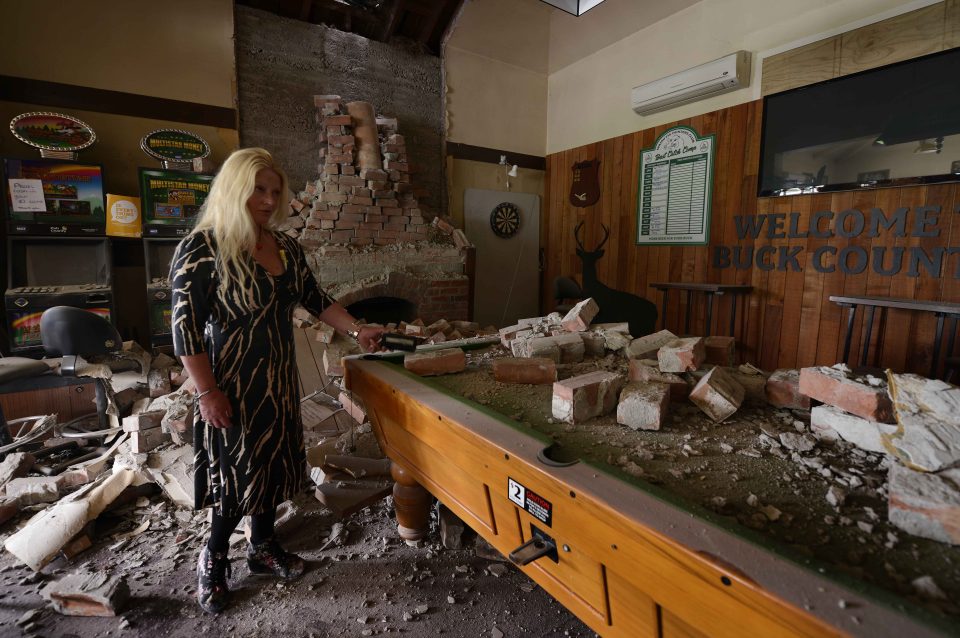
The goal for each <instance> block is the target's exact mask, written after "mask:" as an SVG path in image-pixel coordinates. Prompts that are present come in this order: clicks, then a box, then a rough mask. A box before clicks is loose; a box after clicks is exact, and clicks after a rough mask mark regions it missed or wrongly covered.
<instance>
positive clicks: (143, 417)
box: [123, 410, 166, 432]
mask: <svg viewBox="0 0 960 638" xmlns="http://www.w3.org/2000/svg"><path fill="white" fill-rule="evenodd" d="M165 414H166V411H165V410H154V411H153V412H141V413H139V414H132V415H130V416H128V417H124V419H123V431H124V432H142V431H144V430H152V429H154V428H158V427H160V425H161V423H162V421H163V417H164V415H165Z"/></svg>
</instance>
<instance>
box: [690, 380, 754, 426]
mask: <svg viewBox="0 0 960 638" xmlns="http://www.w3.org/2000/svg"><path fill="white" fill-rule="evenodd" d="M743 395H744V390H743V386H742V385H740V384H739V383H737V382H736V381H735V380H734V379H733V377H731V376H730V375H729V374H727V373H726V372H725V371H724V369H723V368H721V367H719V366H718V367H716V368H714V369H713V370H711V371H710V372H708V373H707V374H706V375H704V377H703V378H702V379H700V382H699V383H697V385H696V387H694V388H693V390H691V391H690V400H691V401H692V402H693V403H694V404H696V406H697V407H698V408H700V409H701V410H702V411H703V413H704V414H706V415H707V416H708V417H710V418H711V419H713V420H714V421H715V422H717V423H720V422H721V421H723V420H724V419H727V418H729V417H730V416H731V415H733V413H734V412H736V411H737V410H739V409H740V404H741V403H743Z"/></svg>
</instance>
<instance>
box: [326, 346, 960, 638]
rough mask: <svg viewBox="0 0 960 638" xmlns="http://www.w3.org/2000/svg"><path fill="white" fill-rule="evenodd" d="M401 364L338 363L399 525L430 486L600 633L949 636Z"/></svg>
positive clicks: (409, 531) (413, 519) (411, 527)
mask: <svg viewBox="0 0 960 638" xmlns="http://www.w3.org/2000/svg"><path fill="white" fill-rule="evenodd" d="M399 362H402V359H400V358H398V357H389V356H387V357H376V358H374V357H353V358H347V359H346V360H345V371H346V374H345V385H346V387H347V389H348V390H349V391H350V392H351V393H353V394H354V395H355V396H357V397H359V398H360V399H361V400H362V401H363V403H364V405H365V407H366V410H367V415H368V417H369V419H370V422H371V424H372V426H373V429H374V432H375V434H376V437H377V439H378V441H379V443H380V445H381V447H382V449H383V451H384V452H385V453H386V454H387V456H388V457H389V458H390V459H391V461H392V462H393V466H394V467H393V476H394V478H395V480H396V483H395V487H394V496H395V504H396V508H397V520H398V529H399V532H400V535H401V536H402V537H403V538H405V539H406V540H408V541H416V540H417V539H419V538H422V537H423V536H424V535H425V533H426V529H427V520H428V511H429V503H430V502H431V500H432V499H431V495H432V496H433V497H436V498H437V499H438V500H439V501H440V502H442V503H443V504H444V505H445V506H446V507H447V508H449V509H450V510H452V511H453V512H454V513H455V514H456V515H457V516H459V517H460V518H461V519H463V521H465V522H466V523H467V524H468V525H469V526H470V527H471V528H472V529H473V530H475V531H476V532H477V534H479V535H480V536H482V537H483V538H484V539H486V540H487V541H488V542H489V543H490V544H491V545H493V546H494V547H496V548H497V549H498V550H499V551H500V552H502V553H503V554H504V555H511V554H513V556H512V557H511V558H512V559H516V560H514V563H515V564H518V568H519V569H521V570H523V571H524V573H526V574H527V575H528V576H529V577H530V578H531V579H533V580H534V581H535V582H536V583H537V584H538V585H540V586H541V587H542V588H543V589H544V590H546V591H547V592H548V593H550V594H551V595H552V596H553V597H554V598H556V599H557V600H558V601H559V602H560V603H562V604H563V605H564V606H566V607H567V608H568V609H569V610H570V611H571V612H572V613H574V614H575V615H576V616H578V617H579V618H580V619H581V620H582V621H583V622H584V623H585V624H587V625H588V626H589V627H591V628H592V629H593V630H595V631H596V632H597V633H598V634H600V635H602V636H622V637H625V638H626V637H629V638H638V637H659V636H663V637H675V636H730V637H737V638H740V637H742V636H764V637H770V636H836V635H869V636H873V637H877V636H898V637H903V636H910V637H911V638H918V637H920V636H936V635H949V634H955V633H957V632H958V631H960V623H954V624H944V621H943V620H942V618H940V617H935V616H933V615H932V614H930V613H928V612H926V611H925V610H924V609H921V608H920V607H918V606H916V605H913V604H911V603H909V602H908V601H906V600H903V599H901V598H899V597H897V596H895V595H894V594H892V593H891V592H887V591H885V590H881V589H879V588H877V587H875V586H871V585H869V584H867V583H864V582H861V581H858V580H856V579H854V578H852V577H849V576H847V575H845V574H844V573H842V572H840V571H839V570H838V569H835V568H832V567H830V566H828V565H825V564H821V563H816V562H814V561H813V560H812V559H804V558H803V557H802V556H800V555H799V554H797V553H794V554H791V552H790V551H789V548H787V547H785V546H781V545H778V544H776V543H775V542H772V541H768V540H766V539H765V538H763V537H762V536H759V535H758V534H757V533H755V532H753V531H751V530H748V529H746V528H744V527H741V526H739V525H738V524H737V523H735V522H730V521H729V520H728V519H725V518H724V517H722V516H718V515H714V514H713V513H712V512H710V511H708V510H706V509H704V508H700V507H698V506H696V505H692V504H688V503H685V502H683V501H681V500H680V499H679V498H677V497H675V496H673V495H671V494H669V493H667V492H666V491H664V490H663V489H661V488H659V487H656V486H653V485H646V484H644V483H643V482H642V481H639V480H625V479H624V477H622V476H618V475H616V474H615V473H613V472H611V471H608V469H605V468H604V467H602V466H599V465H594V464H591V463H588V462H585V461H576V460H574V461H571V460H570V459H569V458H566V459H565V458H563V456H562V455H558V454H556V453H555V452H554V449H553V448H552V447H551V443H553V441H552V440H551V439H550V438H549V437H546V436H544V435H542V434H540V433H537V432H535V431H532V430H530V429H528V428H525V427H523V426H522V425H520V424H519V423H516V422H514V421H512V420H511V419H509V418H507V417H505V416H503V415H500V414H498V413H496V412H495V411H493V410H490V409H488V408H486V407H484V406H481V405H479V404H476V403H473V402H471V401H468V400H466V399H463V398H460V397H458V396H455V395H453V394H451V393H449V392H447V391H445V390H443V389H441V388H440V387H439V386H438V385H436V384H434V383H432V382H431V381H430V380H429V378H421V377H417V376H415V375H413V374H411V373H409V372H408V371H407V370H405V369H404V368H403V366H402V363H400V364H398V363H399ZM531 558H532V559H531ZM519 563H526V564H522V565H521V564H519ZM517 595H518V596H522V593H520V592H518V594H517Z"/></svg>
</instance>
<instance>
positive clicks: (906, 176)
mask: <svg viewBox="0 0 960 638" xmlns="http://www.w3.org/2000/svg"><path fill="white" fill-rule="evenodd" d="M958 69H960V49H952V50H949V51H944V52H942V53H935V54H932V55H928V56H924V57H922V58H916V59H913V60H908V61H906V62H900V63H897V64H891V65H889V66H885V67H881V68H877V69H871V70H869V71H864V72H861V73H856V74H853V75H847V76H844V77H841V78H836V79H834V80H828V81H826V82H820V83H818V84H812V85H810V86H805V87H802V88H799V89H793V90H790V91H785V92H783V93H777V94H774V95H769V96H767V97H766V98H765V99H764V105H763V142H762V147H761V160H760V179H759V195H760V196H761V197H765V196H771V195H795V194H799V193H812V192H824V191H837V190H850V189H855V188H869V187H878V186H906V185H910V184H918V183H932V182H943V181H956V180H960V73H958V72H957V70H958Z"/></svg>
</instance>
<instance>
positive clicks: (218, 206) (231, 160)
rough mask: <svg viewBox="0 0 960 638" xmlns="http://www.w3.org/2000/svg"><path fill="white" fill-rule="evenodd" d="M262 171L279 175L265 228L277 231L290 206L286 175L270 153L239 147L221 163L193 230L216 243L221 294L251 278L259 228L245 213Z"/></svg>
mask: <svg viewBox="0 0 960 638" xmlns="http://www.w3.org/2000/svg"><path fill="white" fill-rule="evenodd" d="M263 169H270V170H271V171H273V172H274V173H276V174H277V175H279V176H280V197H279V198H278V201H277V209H276V210H275V211H274V212H273V215H271V216H270V221H269V222H268V224H267V226H268V227H269V228H276V227H277V226H278V225H279V224H280V223H282V222H283V221H284V220H285V219H286V218H287V216H288V215H289V210H288V208H289V204H290V202H289V195H288V194H287V193H288V191H289V187H288V185H287V176H286V174H285V173H284V172H283V170H282V169H281V168H280V167H279V166H278V165H277V163H276V162H275V161H274V159H273V156H272V155H271V154H270V152H269V151H267V150H265V149H262V148H242V149H240V150H238V151H234V152H233V153H231V154H230V157H228V158H227V160H226V161H225V162H224V163H223V166H222V167H221V168H220V171H219V172H218V173H217V176H216V178H214V180H213V184H212V185H211V186H210V194H209V195H208V196H207V199H206V201H204V203H203V207H202V208H201V210H200V213H199V216H198V219H197V223H196V225H195V226H194V228H193V231H192V232H194V233H196V232H200V231H203V230H210V231H211V233H212V235H213V238H214V240H215V241H216V258H217V261H216V267H217V274H218V275H219V277H220V291H221V292H222V291H225V290H227V286H228V285H229V284H230V283H231V282H232V281H233V280H234V279H236V280H238V281H243V280H247V279H251V278H252V277H253V249H254V247H255V246H256V243H257V238H258V237H257V235H258V232H259V229H258V228H257V225H256V224H255V223H254V221H253V218H252V217H251V215H250V213H249V211H248V210H247V200H248V199H250V196H251V195H253V191H254V188H255V186H256V177H257V173H258V172H260V171H261V170H263Z"/></svg>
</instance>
